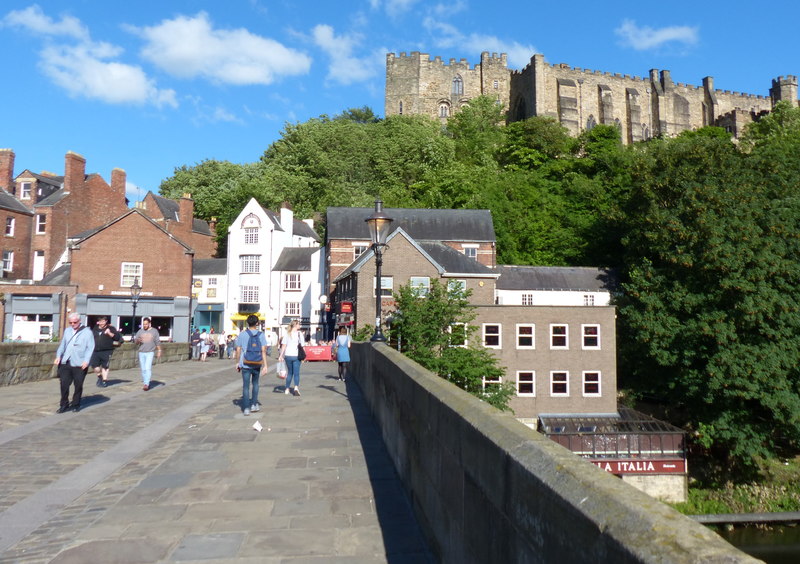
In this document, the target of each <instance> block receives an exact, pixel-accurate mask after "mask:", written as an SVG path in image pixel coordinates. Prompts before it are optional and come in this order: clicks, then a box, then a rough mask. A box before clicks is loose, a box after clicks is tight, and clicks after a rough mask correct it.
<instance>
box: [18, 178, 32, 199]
mask: <svg viewBox="0 0 800 564" xmlns="http://www.w3.org/2000/svg"><path fill="white" fill-rule="evenodd" d="M19 199H20V200H30V199H31V183H30V182H23V183H22V184H20V197H19Z"/></svg>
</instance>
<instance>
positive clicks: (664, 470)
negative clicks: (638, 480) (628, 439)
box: [591, 459, 686, 474]
mask: <svg viewBox="0 0 800 564" xmlns="http://www.w3.org/2000/svg"><path fill="white" fill-rule="evenodd" d="M591 462H592V464H594V465H595V466H597V467H598V468H602V469H603V470H605V471H606V472H611V473H612V474H685V473H686V461H685V460H682V459H672V460H643V459H639V460H592V461H591Z"/></svg>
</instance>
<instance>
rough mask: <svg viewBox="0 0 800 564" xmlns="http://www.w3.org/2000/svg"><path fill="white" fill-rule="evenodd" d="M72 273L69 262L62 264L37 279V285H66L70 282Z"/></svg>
mask: <svg viewBox="0 0 800 564" xmlns="http://www.w3.org/2000/svg"><path fill="white" fill-rule="evenodd" d="M71 274H72V265H71V264H70V263H66V264H62V265H61V266H59V267H58V268H56V269H55V270H54V271H53V272H51V273H50V274H48V275H47V276H45V277H44V278H42V279H41V280H39V281H38V282H37V283H36V285H37V286H66V285H67V284H69V282H70V278H71Z"/></svg>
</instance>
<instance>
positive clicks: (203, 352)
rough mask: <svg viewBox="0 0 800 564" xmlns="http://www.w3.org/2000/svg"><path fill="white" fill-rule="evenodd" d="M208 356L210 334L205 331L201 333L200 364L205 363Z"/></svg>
mask: <svg viewBox="0 0 800 564" xmlns="http://www.w3.org/2000/svg"><path fill="white" fill-rule="evenodd" d="M206 356H208V333H206V330H205V329H203V331H202V332H201V333H200V362H205V361H206Z"/></svg>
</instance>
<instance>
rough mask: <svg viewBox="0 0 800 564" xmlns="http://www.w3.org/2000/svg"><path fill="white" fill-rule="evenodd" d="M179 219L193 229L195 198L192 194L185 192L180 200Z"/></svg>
mask: <svg viewBox="0 0 800 564" xmlns="http://www.w3.org/2000/svg"><path fill="white" fill-rule="evenodd" d="M178 206H180V207H179V208H178V221H179V222H180V223H182V224H184V225H185V226H187V227H188V229H189V231H191V230H192V219H193V218H194V200H192V195H191V194H184V195H183V196H181V199H180V200H178Z"/></svg>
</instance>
